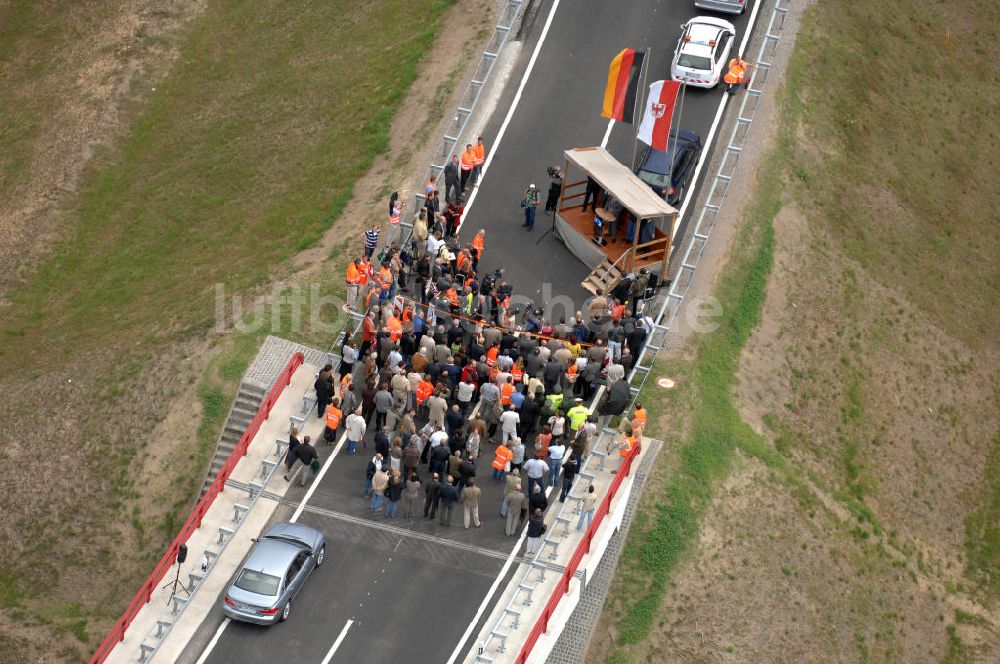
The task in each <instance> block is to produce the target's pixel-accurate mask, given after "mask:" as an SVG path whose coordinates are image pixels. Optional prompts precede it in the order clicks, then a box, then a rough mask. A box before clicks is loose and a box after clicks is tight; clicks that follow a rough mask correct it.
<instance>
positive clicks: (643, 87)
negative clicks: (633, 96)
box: [632, 48, 650, 172]
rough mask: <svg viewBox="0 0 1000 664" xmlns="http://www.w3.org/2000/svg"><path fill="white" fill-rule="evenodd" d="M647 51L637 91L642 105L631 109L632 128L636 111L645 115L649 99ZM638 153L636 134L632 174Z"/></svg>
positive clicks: (633, 143) (634, 123)
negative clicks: (640, 110)
mask: <svg viewBox="0 0 1000 664" xmlns="http://www.w3.org/2000/svg"><path fill="white" fill-rule="evenodd" d="M649 51H650V49H648V48H647V49H646V55H645V56H644V57H643V59H642V74H641V75H642V83H641V84H640V87H639V91H640V92H639V94H640V101H642V102H643V103H641V104H636V105H635V106H634V107H633V108H632V126H633V127H635V126H636V122H635V114H636V111H637V110H639V109H640V108H641V109H642V110H643V113H645V111H646V102H647V101H649V100H648V99H647V98H648V97H649V90H648V89H647V88H646V73H647V72H648V71H649ZM638 151H639V136H638V134H637V135H636V136H635V138H633V139H632V171H633V172H634V171H635V157H636V153H637V152H638Z"/></svg>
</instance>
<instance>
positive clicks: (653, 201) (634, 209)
mask: <svg viewBox="0 0 1000 664" xmlns="http://www.w3.org/2000/svg"><path fill="white" fill-rule="evenodd" d="M566 159H567V160H569V162H570V163H572V164H574V165H576V166H577V167H578V168H581V169H583V170H584V171H586V173H587V174H588V175H589V176H590V177H592V178H593V179H594V180H595V181H596V182H597V183H598V184H599V185H601V187H603V188H604V189H605V190H606V191H608V192H609V193H610V194H611V195H612V196H614V197H615V199H616V200H617V201H618V202H619V203H621V204H622V206H623V207H624V208H625V209H626V210H628V211H629V212H631V213H632V214H634V215H635V216H636V217H638V218H639V219H650V218H652V217H668V216H672V215H675V214H677V210H676V209H674V207H673V206H671V205H668V204H667V202H666V201H665V200H663V199H662V198H660V197H659V196H657V195H656V192H654V191H653V190H652V189H650V188H649V185H648V184H646V183H645V182H643V181H642V180H640V179H639V177H638V176H637V175H636V174H635V173H633V172H632V171H630V170H629V169H628V167H627V166H625V165H624V164H622V163H621V162H620V161H618V160H617V159H615V158H614V157H612V156H611V153H609V152H608V151H607V150H605V149H604V148H575V149H573V150H566Z"/></svg>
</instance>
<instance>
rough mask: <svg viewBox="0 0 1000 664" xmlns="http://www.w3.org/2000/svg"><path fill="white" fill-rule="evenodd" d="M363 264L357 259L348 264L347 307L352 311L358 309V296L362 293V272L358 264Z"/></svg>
mask: <svg viewBox="0 0 1000 664" xmlns="http://www.w3.org/2000/svg"><path fill="white" fill-rule="evenodd" d="M360 262H361V259H360V258H355V259H354V260H352V261H351V262H350V263H348V264H347V278H346V281H347V302H346V306H347V308H348V309H350V310H351V311H354V310H356V309H357V308H358V295H359V294H360V292H361V270H360V269H359V268H358V264H359V263H360Z"/></svg>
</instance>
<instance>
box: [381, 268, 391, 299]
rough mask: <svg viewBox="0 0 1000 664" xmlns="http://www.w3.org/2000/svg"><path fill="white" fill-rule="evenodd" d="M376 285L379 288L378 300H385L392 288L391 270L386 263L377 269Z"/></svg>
mask: <svg viewBox="0 0 1000 664" xmlns="http://www.w3.org/2000/svg"><path fill="white" fill-rule="evenodd" d="M378 285H379V289H380V290H381V293H379V296H378V301H379V302H380V303H381V302H385V301H386V300H387V299H389V290H390V289H391V288H392V270H390V269H389V266H388V265H383V266H381V267H380V268H379V269H378Z"/></svg>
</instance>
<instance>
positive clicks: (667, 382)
mask: <svg viewBox="0 0 1000 664" xmlns="http://www.w3.org/2000/svg"><path fill="white" fill-rule="evenodd" d="M656 384H657V385H659V386H660V387H662V388H663V389H665V390H672V389H674V385H676V383H675V382H674V381H672V380H671V379H669V378H667V377H666V376H661V377H660V378H657V379H656Z"/></svg>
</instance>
